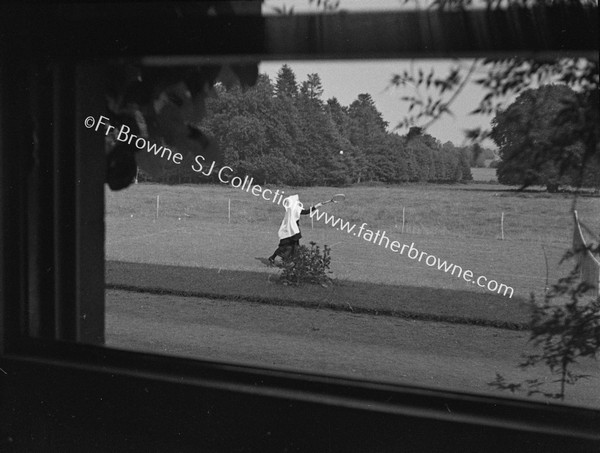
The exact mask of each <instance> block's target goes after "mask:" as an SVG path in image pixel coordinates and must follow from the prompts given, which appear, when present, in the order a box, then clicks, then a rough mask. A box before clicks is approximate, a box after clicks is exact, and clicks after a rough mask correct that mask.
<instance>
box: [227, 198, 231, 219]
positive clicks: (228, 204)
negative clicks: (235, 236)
mask: <svg viewBox="0 0 600 453" xmlns="http://www.w3.org/2000/svg"><path fill="white" fill-rule="evenodd" d="M227 223H231V198H228V199H227Z"/></svg>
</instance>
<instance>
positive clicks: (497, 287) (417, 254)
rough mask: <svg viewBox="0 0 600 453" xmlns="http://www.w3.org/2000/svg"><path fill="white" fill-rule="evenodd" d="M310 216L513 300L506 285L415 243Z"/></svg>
mask: <svg viewBox="0 0 600 453" xmlns="http://www.w3.org/2000/svg"><path fill="white" fill-rule="evenodd" d="M310 216H311V217H312V218H313V219H314V218H316V219H317V220H319V221H320V220H322V219H323V221H324V223H325V224H326V225H329V226H332V227H334V228H335V227H337V228H338V230H340V231H345V232H346V233H348V234H352V235H353V236H355V237H357V238H359V239H363V240H365V241H367V242H371V243H373V244H377V245H380V246H383V247H384V248H386V249H389V250H391V251H392V252H394V253H399V254H400V255H404V252H406V255H407V256H408V257H409V258H410V259H412V260H417V261H419V262H424V263H425V264H426V265H427V266H429V267H433V268H437V269H438V270H441V271H444V272H446V273H450V275H456V277H457V278H461V277H462V278H463V279H464V280H465V281H466V282H467V283H472V284H474V285H475V284H476V285H477V286H479V287H480V288H486V289H487V290H488V291H491V292H494V293H498V294H502V295H503V296H506V295H507V294H508V297H509V298H512V296H513V293H514V289H513V288H512V287H510V286H507V285H505V284H504V283H498V282H497V281H496V280H489V279H488V278H487V277H486V276H484V275H480V276H478V277H477V278H475V276H474V275H473V271H471V270H469V269H466V270H463V268H462V267H461V266H458V265H457V264H453V263H448V262H447V261H446V260H444V261H442V260H441V259H440V258H439V257H437V256H435V255H432V254H430V253H427V252H423V251H419V250H418V249H417V248H416V247H415V243H414V242H412V243H411V244H410V245H408V244H402V243H400V242H398V241H392V240H390V238H389V237H388V236H387V235H386V233H385V231H381V230H377V232H373V230H369V229H368V228H366V227H367V224H366V223H363V224H362V225H361V226H360V227H359V228H358V231H355V228H356V224H350V222H344V221H343V220H342V219H340V218H336V217H335V216H333V215H329V214H327V213H326V212H320V211H319V210H318V209H315V210H313V211H312V212H311V213H310ZM455 272H456V274H455Z"/></svg>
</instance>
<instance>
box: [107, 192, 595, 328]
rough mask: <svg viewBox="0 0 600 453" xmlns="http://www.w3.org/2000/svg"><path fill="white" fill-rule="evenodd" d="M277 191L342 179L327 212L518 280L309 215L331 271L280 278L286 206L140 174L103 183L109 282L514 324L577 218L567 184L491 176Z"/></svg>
mask: <svg viewBox="0 0 600 453" xmlns="http://www.w3.org/2000/svg"><path fill="white" fill-rule="evenodd" d="M273 190H276V188H273ZM280 190H283V191H285V193H286V194H292V193H299V194H300V197H301V199H303V200H305V201H306V202H308V203H310V202H315V201H318V200H322V199H327V198H328V197H329V196H330V195H331V194H333V193H338V192H343V193H345V194H346V195H347V201H346V202H344V203H340V204H337V205H333V204H330V205H328V206H327V211H328V212H330V213H333V214H335V215H337V216H339V217H341V218H343V219H344V220H346V221H350V222H355V223H357V224H359V225H360V224H361V223H363V222H366V223H367V224H368V227H367V228H370V229H373V230H377V229H380V230H385V231H386V234H387V236H388V237H390V239H391V240H398V241H399V242H401V243H406V244H407V245H409V244H414V247H416V248H418V249H419V250H421V251H425V252H427V253H428V254H433V255H436V256H438V257H440V258H441V259H442V260H447V261H448V262H452V263H455V264H457V265H460V266H461V267H462V268H463V269H470V270H472V271H473V273H474V275H475V276H477V275H484V276H486V277H487V278H488V279H494V280H496V281H498V282H501V283H504V284H506V285H508V286H510V287H512V288H514V296H513V297H512V298H508V297H506V296H500V295H497V294H494V293H491V292H489V291H485V290H483V289H481V288H478V287H477V286H476V285H473V284H470V283H467V282H465V281H464V280H462V279H460V278H456V277H454V276H451V275H449V274H447V273H444V272H442V271H440V270H438V269H436V268H430V267H428V266H426V265H425V264H424V263H419V262H416V261H413V260H410V259H408V258H407V257H406V256H400V255H399V254H397V253H392V252H391V251H390V250H388V249H385V248H384V247H382V246H379V245H376V244H373V243H370V242H366V241H363V240H361V239H358V238H356V237H353V236H352V235H350V234H348V233H346V232H342V231H338V230H337V229H335V228H332V227H331V226H328V225H324V224H323V223H322V222H319V221H316V220H314V222H312V224H311V219H310V218H308V217H304V218H303V219H302V232H303V237H304V239H303V242H304V243H305V244H306V243H308V242H309V241H316V242H317V243H319V244H328V245H329V246H331V247H332V271H333V276H334V277H335V278H336V279H337V280H338V284H337V285H335V286H334V287H333V288H322V287H303V288H288V287H284V286H282V285H279V284H276V283H275V281H276V277H277V273H278V269H274V268H269V267H268V266H266V264H265V258H266V257H267V256H268V255H270V254H271V253H272V251H273V249H274V248H275V247H276V245H277V240H278V239H277V229H278V226H279V223H280V222H281V218H282V215H283V208H282V207H281V206H277V205H275V204H273V203H271V202H268V201H265V200H263V199H260V198H257V197H254V196H252V195H251V194H249V193H246V192H243V191H241V190H239V189H233V188H230V187H226V186H222V185H210V186H208V185H205V186H162V185H153V184H139V185H135V186H132V187H131V188H129V189H127V190H125V191H122V192H110V191H107V194H106V199H107V206H106V222H107V240H106V255H107V259H108V260H109V264H108V276H107V279H108V283H109V284H110V285H113V287H122V288H129V289H131V288H145V290H146V291H154V292H156V291H158V292H160V291H168V292H171V293H173V294H190V295H197V296H210V297H216V298H218V297H224V298H246V299H247V300H262V301H265V302H269V303H277V304H301V305H305V306H321V307H324V306H328V307H330V308H337V309H345V310H355V311H363V312H368V313H379V314H395V315H398V316H403V317H415V318H419V319H438V318H440V317H442V318H443V319H447V320H454V321H456V322H467V323H477V324H486V323H487V324H491V325H498V326H504V327H509V328H514V327H517V328H518V326H523V323H524V322H525V321H526V319H527V311H526V309H525V308H524V306H523V300H524V299H527V298H528V297H529V294H530V292H534V293H536V294H538V295H540V294H541V293H542V292H543V290H544V287H545V284H546V265H545V262H546V258H547V259H548V262H549V268H548V272H549V281H550V283H552V282H553V281H555V280H556V278H558V277H559V276H560V275H563V274H564V273H565V272H566V270H567V268H566V267H564V266H563V268H562V270H561V269H560V268H559V267H558V266H557V263H558V261H559V259H560V257H561V255H562V253H563V252H564V251H565V250H566V249H567V248H568V246H569V243H570V240H571V237H572V227H573V225H572V220H571V218H570V215H569V208H570V205H571V199H570V198H569V197H568V196H566V195H564V194H553V195H550V194H546V193H543V192H535V191H530V192H524V193H519V192H515V191H511V190H507V189H506V187H504V186H499V185H485V186H482V185H406V186H395V187H392V186H371V187H369V186H363V187H347V188H329V187H325V188H324V187H313V188H298V189H295V188H283V189H280ZM157 197H158V201H159V205H158V219H156V211H157ZM578 209H579V211H580V216H581V218H582V219H584V221H585V222H586V223H587V224H588V225H598V224H599V223H600V200H599V199H598V198H592V197H586V198H581V199H580V200H579V201H578ZM403 213H404V223H403V222H402V218H403ZM502 213H504V240H501V230H500V219H501V214H502ZM127 263H138V264H137V265H134V264H127ZM142 264H143V265H145V266H141V265H142Z"/></svg>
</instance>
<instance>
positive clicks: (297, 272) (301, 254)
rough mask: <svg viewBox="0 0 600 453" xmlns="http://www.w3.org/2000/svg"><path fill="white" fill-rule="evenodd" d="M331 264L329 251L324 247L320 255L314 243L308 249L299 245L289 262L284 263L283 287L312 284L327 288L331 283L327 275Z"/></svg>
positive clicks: (319, 250)
mask: <svg viewBox="0 0 600 453" xmlns="http://www.w3.org/2000/svg"><path fill="white" fill-rule="evenodd" d="M330 262H331V249H330V248H329V247H327V245H325V246H324V247H323V253H322V254H321V249H320V247H319V246H318V245H317V244H316V242H311V243H310V249H309V248H308V247H306V246H304V245H301V246H300V247H298V249H297V250H296V253H295V255H294V256H293V257H291V259H290V260H288V261H286V262H285V263H284V266H283V272H282V273H281V280H282V282H283V284H284V285H286V284H287V285H294V286H299V285H301V284H303V283H313V284H319V285H323V286H327V285H328V284H329V283H331V277H329V275H328V274H331V273H332V272H331V271H330V270H329V264H330Z"/></svg>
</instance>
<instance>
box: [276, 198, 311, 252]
mask: <svg viewBox="0 0 600 453" xmlns="http://www.w3.org/2000/svg"><path fill="white" fill-rule="evenodd" d="M283 206H284V207H285V216H284V218H283V221H282V222H281V226H280V227H279V232H278V235H279V247H277V250H275V252H273V255H271V256H270V257H269V263H271V264H275V258H277V257H278V256H280V257H281V259H282V260H284V261H286V260H289V259H290V258H292V257H293V256H294V254H295V253H296V249H297V248H298V246H299V245H300V238H301V237H302V234H301V233H300V216H301V215H307V214H310V213H311V212H313V211H314V210H315V209H317V208H318V207H320V206H322V203H317V204H316V205H314V206H311V207H310V209H304V206H303V205H302V203H301V202H300V200H299V199H298V195H291V196H289V197H287V198H286V199H284V200H283Z"/></svg>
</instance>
